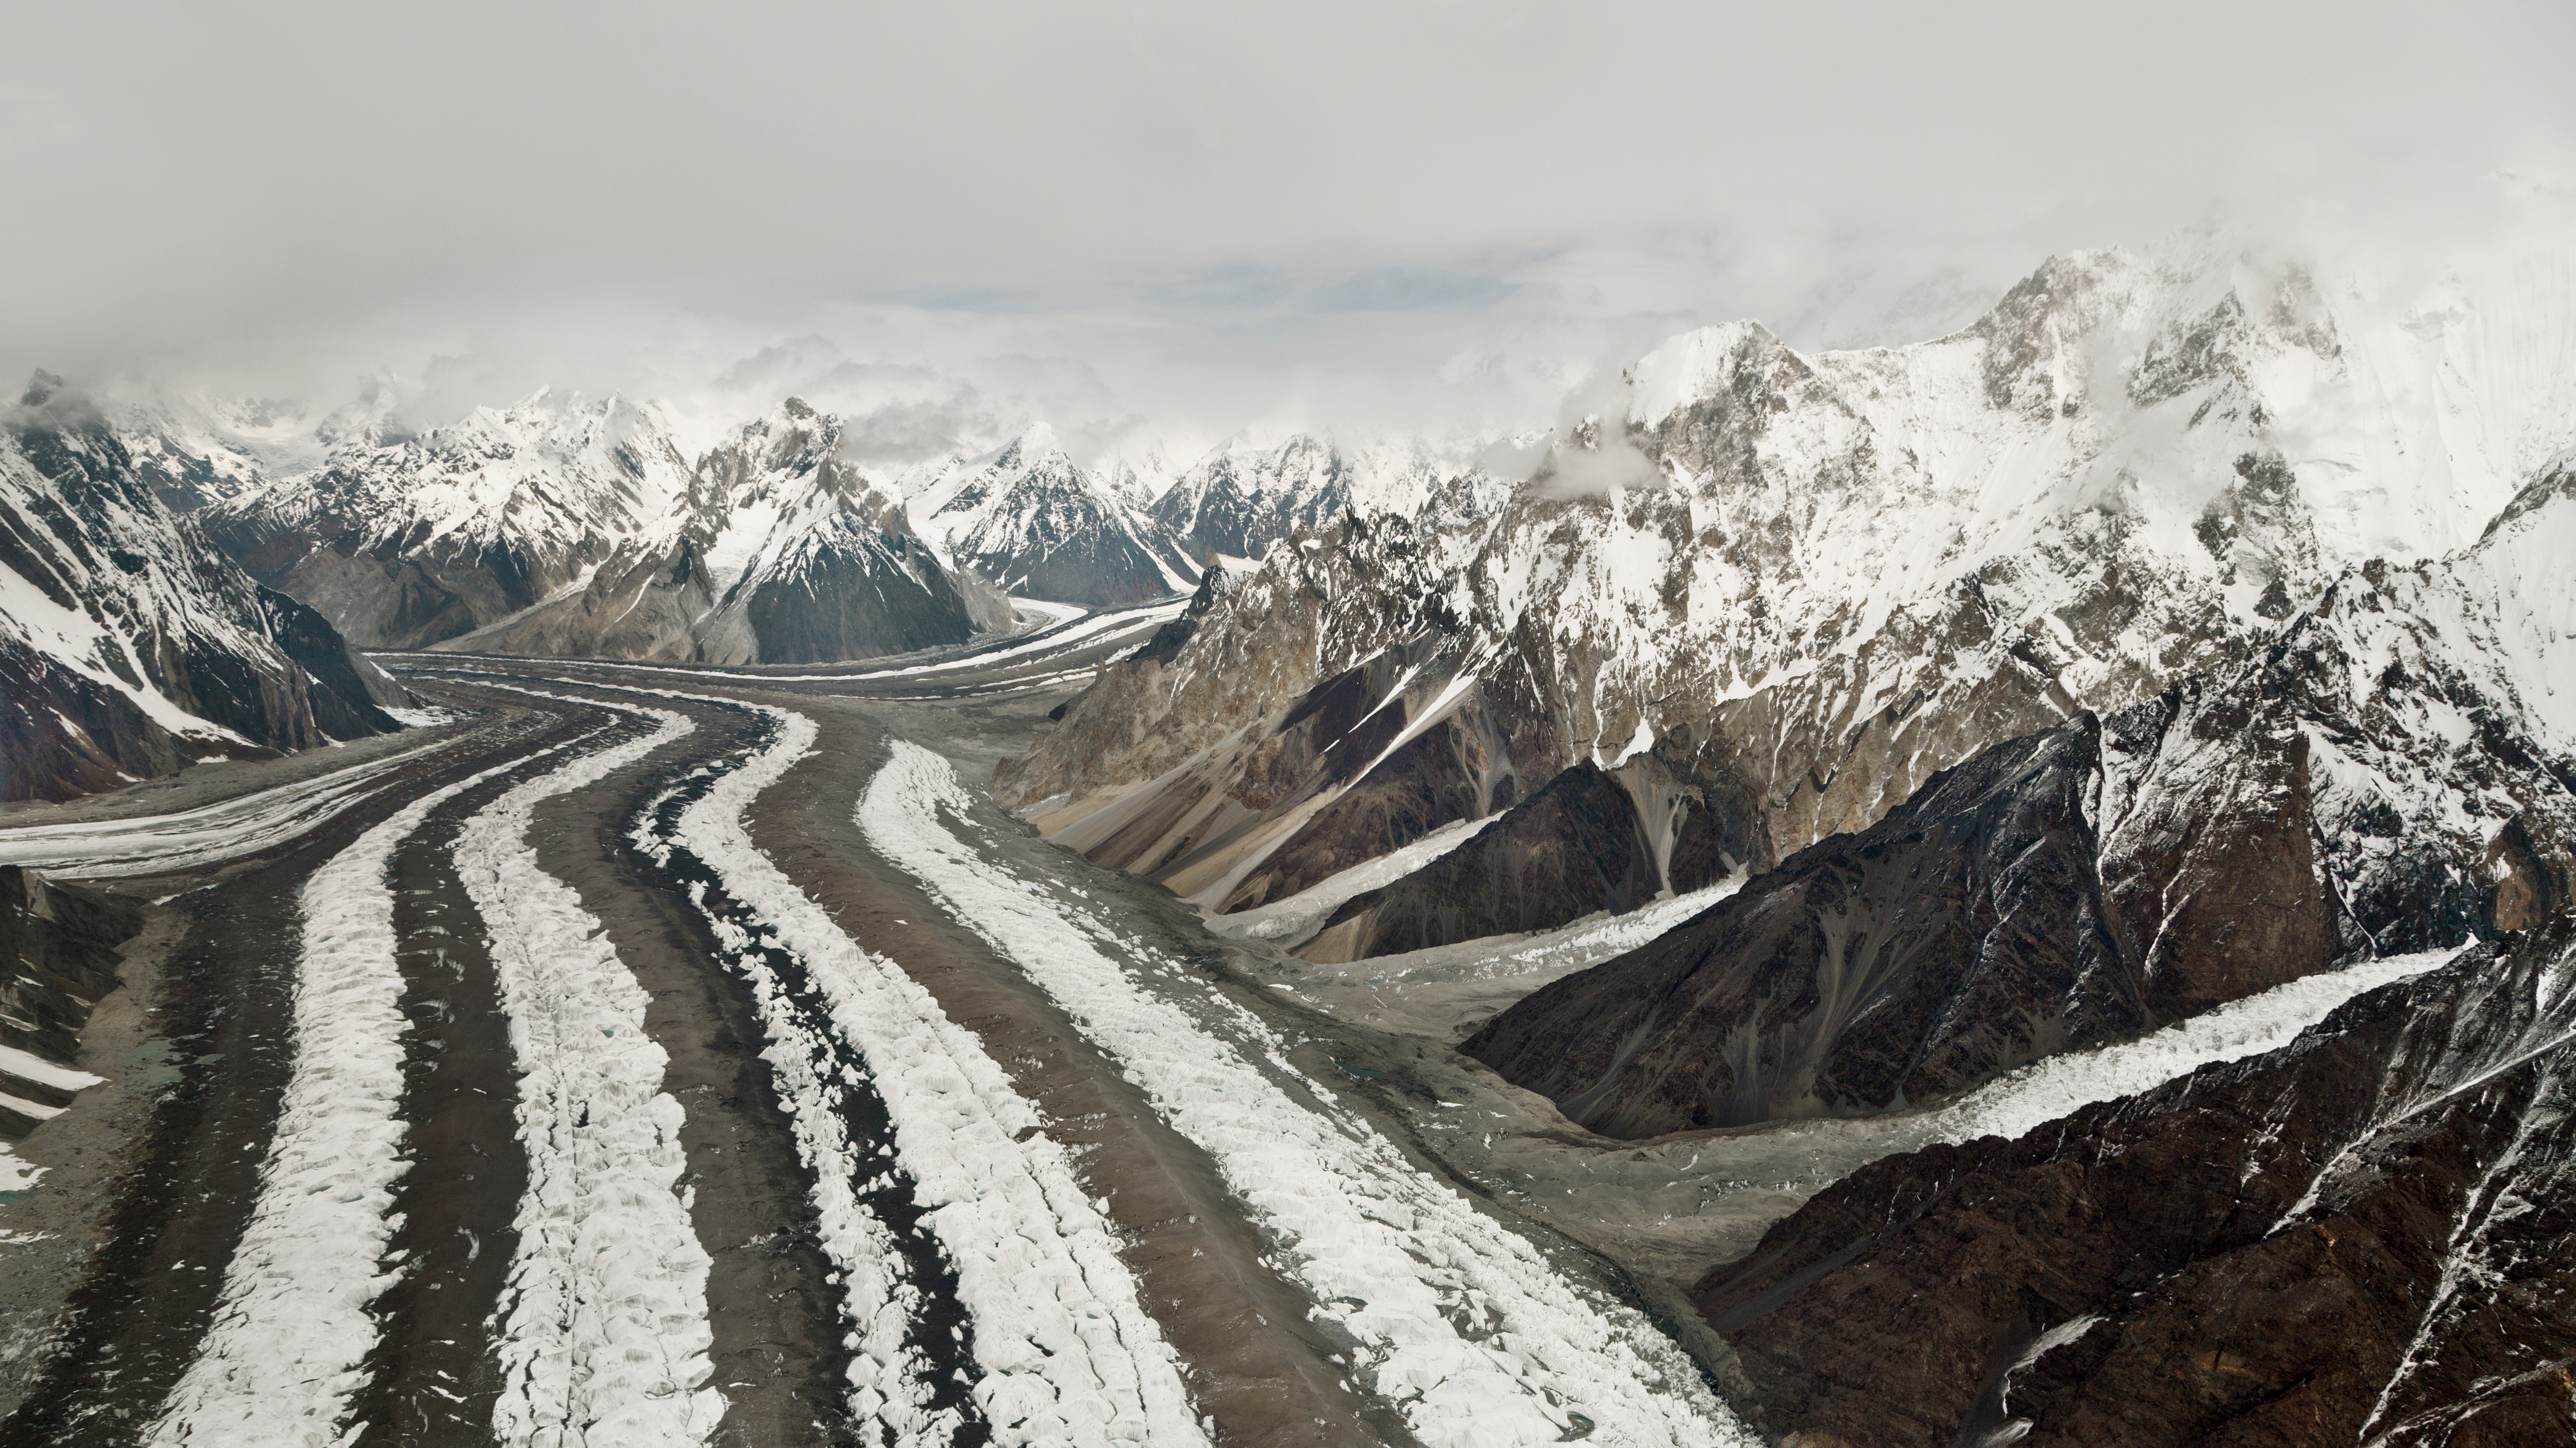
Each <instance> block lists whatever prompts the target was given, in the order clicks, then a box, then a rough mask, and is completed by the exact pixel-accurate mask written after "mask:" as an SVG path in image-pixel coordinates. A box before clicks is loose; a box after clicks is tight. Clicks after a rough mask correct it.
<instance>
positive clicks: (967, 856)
mask: <svg viewBox="0 0 2576 1448" xmlns="http://www.w3.org/2000/svg"><path fill="white" fill-rule="evenodd" d="M969 807H970V801H969V798H968V796H967V795H966V794H965V791H964V789H963V787H962V786H961V785H960V784H959V783H958V781H957V777H956V774H955V772H954V771H953V770H952V769H951V768H950V767H949V765H948V762H947V761H946V760H944V759H942V758H940V757H939V756H937V755H935V754H932V753H931V752H929V751H927V750H924V749H920V748H918V747H916V746H913V745H911V744H908V743H902V742H897V743H896V744H895V745H894V754H893V757H892V759H891V760H889V762H888V763H887V765H886V767H885V768H884V769H883V770H881V771H880V772H879V773H878V775H877V777H876V779H875V780H874V781H872V782H871V783H870V785H869V787H868V791H867V794H866V796H865V798H864V800H863V801H862V803H861V805H860V807H859V814H858V818H859V823H860V827H861V829H862V830H863V831H864V833H865V834H866V836H867V838H868V841H869V843H871V844H872V845H874V846H875V847H876V848H877V849H879V850H880V851H883V852H884V853H885V854H886V855H887V856H888V858H890V859H892V860H894V861H896V862H898V863H899V864H901V865H902V866H903V867H904V868H905V869H907V870H910V871H911V872H912V873H913V874H914V875H915V876H916V877H918V878H919V879H920V880H921V881H922V883H923V885H924V886H925V887H926V888H927V889H928V890H929V891H930V892H931V894H932V895H933V896H934V897H935V898H937V899H939V900H940V901H941V902H942V903H943V904H944V905H945V906H946V907H947V908H948V909H949V910H950V911H951V912H952V913H954V914H955V915H956V917H957V918H958V919H959V920H960V921H961V922H963V923H965V924H966V925H967V926H968V927H969V928H970V929H973V930H975V931H976V932H977V933H979V934H981V935H983V936H984V937H985V938H986V939H987V940H989V941H991V942H992V943H993V945H994V947H995V948H996V949H997V950H1000V951H1002V952H1003V953H1004V954H1005V955H1006V956H1008V957H1009V958H1010V959H1012V960H1014V961H1016V962H1018V963H1019V965H1020V966H1021V968H1022V969H1024V970H1025V971H1027V973H1028V975H1029V977H1030V978H1031V979H1032V980H1033V981H1035V982H1037V983H1038V984H1039V985H1040V986H1041V987H1043V988H1044V989H1045V990H1047V991H1048V992H1049V993H1050V994H1051V995H1052V996H1053V997H1054V998H1055V999H1056V1001H1057V1002H1058V1003H1059V1004H1060V1005H1062V1006H1063V1007H1064V1008H1065V1009H1066V1010H1067V1011H1068V1012H1069V1013H1070V1014H1071V1015H1072V1016H1073V1018H1074V1019H1075V1021H1077V1022H1078V1023H1080V1024H1081V1026H1082V1028H1083V1030H1084V1032H1085V1034H1086V1035H1088V1036H1089V1037H1090V1038H1091V1040H1092V1041H1093V1042H1094V1043H1096V1044H1097V1045H1099V1046H1100V1047H1101V1049H1102V1050H1103V1051H1105V1052H1106V1053H1107V1054H1108V1055H1109V1056H1110V1057H1111V1059H1113V1060H1115V1061H1117V1062H1118V1063H1119V1064H1120V1066H1121V1068H1122V1069H1123V1070H1124V1071H1125V1072H1126V1073H1127V1074H1128V1076H1129V1079H1131V1080H1133V1081H1135V1082H1136V1083H1137V1084H1138V1085H1139V1086H1141V1087H1143V1088H1144V1090H1145V1092H1146V1093H1147V1095H1148V1096H1149V1098H1150V1099H1151V1100H1152V1101H1153V1103H1154V1105H1155V1107H1156V1109H1157V1110H1158V1111H1160V1112H1161V1113H1162V1114H1163V1115H1164V1117H1165V1119H1166V1120H1168V1121H1170V1122H1171V1124H1172V1125H1173V1126H1174V1128H1175V1129H1177V1130H1179V1131H1180V1132H1181V1133H1182V1134H1183V1135H1184V1136H1187V1137H1188V1138H1190V1139H1191V1140H1192V1141H1195V1142H1197V1143H1198V1144H1199V1145H1200V1146H1201V1147H1202V1148H1204V1149H1205V1150H1206V1151H1207V1152H1208V1153H1209V1155H1210V1156H1211V1157H1213V1158H1214V1159H1215V1161H1216V1162H1217V1164H1218V1166H1219V1168H1220V1169H1221V1170H1222V1171H1223V1172H1224V1173H1225V1176H1226V1180H1227V1182H1228V1184H1229V1185H1230V1186H1231V1187H1232V1188H1233V1190H1234V1191H1235V1192H1236V1193H1238V1194H1239V1195H1240V1196H1241V1197H1242V1199H1243V1200H1244V1201H1245V1202H1246V1203H1248V1204H1249V1206H1250V1207H1251V1209H1252V1211H1253V1212H1254V1214H1255V1216H1256V1217H1257V1218H1258V1219H1260V1220H1261V1221H1263V1222H1264V1223H1265V1224H1266V1225H1267V1226H1268V1227H1269V1229H1270V1230H1271V1231H1272V1232H1274V1233H1276V1234H1277V1235H1278V1236H1279V1238H1280V1239H1281V1241H1282V1243H1283V1246H1282V1249H1281V1251H1280V1257H1281V1258H1282V1259H1283V1266H1284V1267H1285V1269H1286V1270H1287V1272H1288V1273H1289V1274H1290V1276H1291V1277H1292V1279H1293V1280H1295V1281H1296V1282H1297V1283H1298V1285H1299V1286H1300V1287H1302V1288H1303V1289H1304V1290H1305V1291H1306V1293H1307V1294H1308V1295H1309V1296H1310V1297H1311V1298H1312V1299H1313V1300H1314V1301H1315V1302H1316V1304H1317V1312H1318V1315H1319V1317H1321V1318H1322V1319H1323V1320H1325V1321H1328V1322H1330V1323H1332V1324H1333V1325H1334V1327H1335V1328H1336V1329H1337V1330H1338V1331H1339V1332H1340V1333H1342V1334H1346V1335H1347V1336H1348V1337H1349V1338H1351V1339H1352V1340H1353V1341H1354V1342H1355V1344H1356V1346H1355V1348H1354V1349H1353V1351H1354V1354H1355V1357H1356V1359H1357V1369H1358V1372H1359V1374H1360V1376H1361V1378H1362V1380H1363V1381H1364V1382H1365V1383H1366V1384H1367V1385H1368V1387H1369V1388H1370V1389H1371V1390H1372V1391H1374V1392H1376V1393H1378V1394H1379V1395H1380V1396H1382V1397H1383V1398H1385V1399H1386V1400H1387V1401H1389V1402H1390V1403H1392V1404H1394V1405H1395V1406H1396V1407H1397V1408H1398V1409H1399V1410H1400V1411H1401V1412H1402V1413H1403V1414H1404V1415H1405V1418H1406V1421H1407V1423H1408V1426H1410V1427H1411V1429H1412V1430H1413V1432H1414V1434H1415V1436H1416V1437H1418V1438H1419V1439H1420V1440H1421V1441H1422V1442H1423V1443H1424V1444H1426V1445H1428V1448H1469V1445H1492V1444H1522V1443H1526V1444H1538V1443H1554V1442H1560V1441H1564V1440H1566V1439H1567V1438H1568V1437H1572V1436H1582V1435H1584V1434H1587V1433H1589V1434H1591V1435H1593V1436H1594V1438H1595V1441H1598V1442H1602V1443H1615V1444H1703V1443H1705V1444H1743V1445H1747V1448H1750V1445H1752V1444H1754V1443H1756V1442H1757V1441H1759V1440H1758V1439H1756V1438H1755V1436H1754V1435H1753V1434H1752V1433H1751V1432H1750V1431H1749V1430H1747V1429H1745V1428H1744V1427H1743V1426H1742V1425H1741V1424H1739V1423H1738V1422H1737V1421H1736V1420H1735V1419H1734V1416H1733V1414H1732V1413H1731V1412H1730V1411H1729V1410H1728V1409H1727V1408H1726V1407H1725V1406H1724V1405H1723V1404H1721V1403H1720V1402H1719V1401H1718V1400H1717V1399H1716V1398H1715V1397H1714V1396H1713V1395H1712V1394H1711V1393H1710V1392H1709V1390H1708V1389H1707V1387H1706V1385H1705V1384H1704V1383H1703V1382H1702V1381H1701V1379H1700V1377H1699V1374H1698V1370H1697V1368H1696V1366H1695V1365H1694V1364H1692V1363H1691V1362H1690V1361H1689V1359H1688V1358H1687V1357H1686V1356H1685V1355H1684V1354H1683V1353H1682V1352H1681V1350H1680V1349H1679V1348H1678V1347H1676V1346H1674V1345H1673V1344H1672V1343H1671V1342H1669V1341H1667V1340H1666V1339H1664V1338H1663V1336H1662V1335H1661V1334H1660V1333H1658V1332H1657V1331H1656V1330H1655V1328H1654V1327H1653V1325H1652V1324H1650V1323H1649V1322H1647V1321H1646V1320H1645V1318H1644V1317H1643V1316H1642V1315H1640V1314H1638V1313H1636V1312H1635V1311H1634V1310H1632V1309H1629V1308H1626V1307H1624V1306H1622V1305H1619V1304H1616V1303H1612V1302H1607V1301H1602V1300H1599V1299H1597V1298H1594V1297H1592V1296H1591V1295H1590V1294H1587V1293H1585V1292H1582V1291H1580V1290H1578V1289H1577V1288H1576V1287H1575V1286H1574V1285H1573V1284H1571V1283H1569V1282H1568V1281H1567V1280H1566V1279H1565V1278H1564V1277H1563V1276H1562V1275H1560V1274H1559V1273H1558V1272H1557V1271H1556V1270H1555V1269H1554V1268H1553V1267H1552V1266H1551V1265H1550V1264H1549V1263H1548V1262H1547V1260H1546V1258H1544V1257H1543V1256H1542V1255H1540V1253H1539V1252H1538V1251H1537V1249H1536V1248H1534V1247H1532V1246H1531V1245H1530V1244H1529V1243H1528V1242H1526V1241H1524V1240H1522V1239H1521V1238H1520V1237H1519V1236H1517V1235H1515V1234H1514V1233H1512V1232H1510V1231H1508V1230H1506V1229H1504V1228H1503V1227H1502V1226H1501V1225H1500V1224H1498V1223H1497V1222H1495V1221H1493V1220H1492V1219H1491V1218H1489V1217H1486V1216H1484V1215H1483V1214H1481V1213H1479V1212H1477V1211H1476V1210H1475V1209H1474V1207H1473V1206H1471V1205H1470V1204H1469V1203H1468V1202H1467V1201H1466V1200H1465V1199H1464V1198H1463V1197H1461V1196H1460V1195H1459V1194H1458V1193H1457V1192H1456V1191H1455V1190H1453V1189H1451V1188H1449V1187H1448V1186H1446V1185H1443V1184H1441V1183H1439V1182H1436V1181H1434V1180H1432V1179H1431V1178H1430V1177H1428V1176H1427V1175H1425V1174H1424V1173H1422V1172H1421V1171H1419V1170H1417V1169H1416V1168H1414V1167H1413V1166H1412V1165H1411V1164H1410V1163H1409V1162H1407V1161H1406V1160H1405V1158H1404V1156H1403V1154H1402V1153H1401V1152H1400V1151H1399V1150H1398V1149H1397V1148H1396V1147H1395V1146H1394V1145H1393V1144H1392V1143H1390V1142H1388V1141H1387V1140H1386V1139H1385V1138H1384V1137H1383V1136H1381V1135H1379V1134H1378V1133H1377V1132H1376V1131H1375V1130H1374V1129H1373V1128H1372V1127H1371V1126H1370V1125H1369V1124H1368V1123H1367V1122H1366V1121H1365V1120H1364V1119H1362V1118H1360V1117H1358V1116H1356V1115H1353V1114H1350V1113H1347V1112H1341V1111H1336V1110H1333V1109H1331V1108H1330V1107H1325V1108H1323V1109H1314V1108H1309V1107H1307V1106H1305V1105H1302V1104H1299V1103H1298V1102H1297V1101H1296V1100H1294V1099H1293V1098H1292V1097H1291V1096H1290V1095H1289V1094H1288V1093H1287V1092H1286V1091H1283V1090H1282V1089H1281V1086H1280V1083H1279V1081H1278V1080H1277V1079H1274V1076H1275V1075H1276V1074H1285V1075H1287V1076H1290V1077H1293V1078H1295V1079H1296V1080H1299V1081H1302V1080H1303V1079H1304V1078H1303V1077H1302V1076H1298V1075H1297V1074H1296V1072H1295V1068H1294V1067H1292V1066H1290V1065H1288V1064H1287V1062H1286V1060H1285V1058H1284V1057H1283V1056H1282V1055H1281V1054H1280V1053H1281V1051H1282V1050H1283V1049H1284V1045H1285V1043H1284V1042H1282V1041H1280V1040H1279V1038H1277V1037H1276V1036H1275V1035H1273V1034H1272V1033H1270V1032H1269V1031H1268V1030H1267V1029H1266V1028H1264V1027H1263V1026H1261V1024H1260V1023H1259V1022H1258V1021H1257V1020H1254V1019H1253V1018H1251V1017H1250V1015H1249V1013H1247V1012H1242V1011H1240V1010H1237V1011H1236V1012H1235V1020H1236V1025H1235V1026H1234V1029H1233V1030H1232V1031H1231V1032H1230V1033H1229V1034H1231V1035H1232V1036H1233V1037H1234V1038H1233V1039H1228V1038H1227V1037H1226V1036H1222V1035H1219V1034H1217V1033H1215V1032H1212V1031H1211V1030H1209V1029H1206V1028H1203V1027H1202V1026H1201V1025H1200V1024H1199V1023H1198V1022H1197V1021H1195V1020H1193V1019H1192V1018H1191V1016H1190V1015H1189V1014H1188V1013H1187V1012H1185V1011H1183V1010H1182V1009H1181V1008H1180V1007H1179V1006H1177V1005H1175V1004H1173V1003H1172V1002H1171V1001H1169V1000H1166V999H1163V998H1161V997H1159V996H1157V995H1154V994H1152V993H1151V992H1149V991H1147V990H1145V989H1143V988H1140V987H1139V986H1138V985H1137V984H1136V982H1134V981H1133V980H1131V979H1130V978H1129V976H1128V974H1127V972H1126V971H1125V970H1124V969H1122V968H1121V966H1120V965H1119V964H1118V963H1117V962H1116V961H1115V960H1113V959H1111V958H1110V957H1109V956H1108V955H1106V954H1104V953H1103V952H1102V951H1101V950H1099V949H1098V948H1096V947H1095V944H1094V942H1095V941H1099V942H1106V941H1113V940H1117V941H1119V943H1120V945H1121V946H1122V947H1123V948H1125V949H1127V950H1129V951H1131V952H1133V953H1135V954H1136V955H1137V957H1138V958H1139V959H1140V960H1143V959H1149V958H1151V953H1150V952H1149V951H1147V950H1146V949H1145V948H1144V947H1143V946H1142V945H1141V944H1139V943H1137V942H1132V941H1123V940H1119V937H1118V936H1117V934H1116V932H1115V931H1114V930H1112V929H1110V928H1109V927H1107V926H1106V925H1104V924H1103V923H1101V922H1100V921H1098V920H1096V919H1094V918H1092V917H1091V916H1090V915H1089V914H1087V913H1086V912H1083V911H1081V910H1079V909H1077V908H1074V907H1071V906H1069V905H1068V904H1066V903H1065V902H1063V901H1061V900H1057V899H1054V898H1051V897H1050V895H1049V894H1048V893H1047V892H1045V891H1043V890H1042V889H1040V888H1037V887H1035V886H1033V885H1032V884H1031V883H1030V882H1027V881H1024V880H1022V879H1019V878H1017V877H1016V876H1014V875H1013V874H1011V873H1010V872H1008V871H1006V870H1003V869H1001V868H998V867H996V866H995V865H993V864H991V863H990V862H988V861H987V860H986V859H984V858H983V857H982V856H981V855H980V854H978V853H977V852H976V851H975V850H974V849H972V848H971V847H969V846H968V845H966V844H965V843H964V842H962V841H961V840H960V839H959V838H958V837H957V836H956V835H955V834H953V833H951V831H950V830H949V829H948V828H945V827H943V826H942V825H941V824H940V822H939V815H940V813H941V811H942V810H943V809H945V810H946V811H947V812H948V813H949V814H950V815H951V816H952V817H953V818H954V819H956V820H958V821H960V822H963V821H964V820H965V819H966V817H967V811H968V809H969ZM1256 1056H1258V1057H1260V1058H1262V1059H1260V1060H1256V1059H1255V1057H1256ZM1314 1094H1315V1096H1316V1099H1317V1100H1319V1101H1329V1099H1330V1098H1329V1097H1328V1096H1327V1095H1325V1093H1323V1092H1322V1091H1321V1090H1320V1089H1316V1090H1315V1093H1314Z"/></svg>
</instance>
